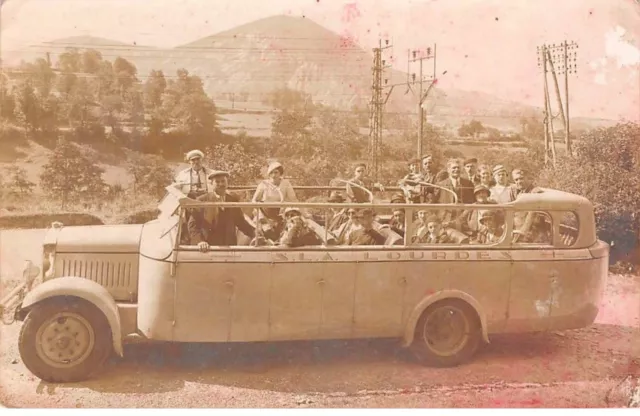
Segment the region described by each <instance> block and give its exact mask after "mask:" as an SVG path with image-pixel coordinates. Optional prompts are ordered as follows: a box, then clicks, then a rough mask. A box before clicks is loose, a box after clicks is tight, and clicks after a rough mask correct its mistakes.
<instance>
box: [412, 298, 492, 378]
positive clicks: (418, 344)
mask: <svg viewBox="0 0 640 416" xmlns="http://www.w3.org/2000/svg"><path fill="white" fill-rule="evenodd" d="M444 316H448V317H451V319H452V320H453V322H454V324H456V325H457V326H456V328H451V327H449V328H450V329H451V332H450V337H451V338H452V339H453V340H454V343H453V345H450V346H445V347H442V346H440V345H436V342H437V341H436V342H434V337H436V338H437V337H439V336H440V335H441V334H437V332H438V331H434V328H433V326H432V325H433V324H434V323H439V324H440V325H442V324H443V322H442V321H443V319H445V318H444ZM450 323H451V321H450ZM440 329H441V328H440ZM440 338H442V337H440ZM429 340H431V342H430V341H429ZM481 342H482V327H481V324H480V319H479V318H478V314H477V313H476V311H475V310H474V309H473V307H471V305H469V304H468V303H467V302H465V301H463V300H460V299H444V300H440V301H438V302H435V303H434V304H432V305H430V306H429V307H428V308H427V309H426V310H425V311H424V312H423V313H422V315H421V316H420V319H419V320H418V323H417V325H416V332H415V337H414V339H413V343H412V344H411V350H412V352H413V353H414V355H415V356H416V358H418V360H419V361H420V362H422V363H423V364H425V365H428V366H431V367H455V366H457V365H460V364H463V363H465V362H467V361H469V360H470V359H471V358H472V357H473V355H474V354H475V353H476V351H477V350H478V347H479V346H480V343H481Z"/></svg>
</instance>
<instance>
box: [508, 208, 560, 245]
mask: <svg viewBox="0 0 640 416" xmlns="http://www.w3.org/2000/svg"><path fill="white" fill-rule="evenodd" d="M517 214H520V216H514V231H513V240H512V242H513V243H520V244H522V243H526V244H552V242H553V237H552V234H551V223H550V222H547V219H546V215H544V214H542V213H540V212H534V211H530V212H523V213H517ZM522 215H524V220H523V219H522Z"/></svg>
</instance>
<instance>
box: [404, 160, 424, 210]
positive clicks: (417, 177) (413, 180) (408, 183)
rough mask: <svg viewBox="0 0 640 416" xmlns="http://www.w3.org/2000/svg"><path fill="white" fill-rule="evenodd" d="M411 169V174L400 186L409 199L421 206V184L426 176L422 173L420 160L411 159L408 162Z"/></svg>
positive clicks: (405, 177) (407, 175) (406, 176)
mask: <svg viewBox="0 0 640 416" xmlns="http://www.w3.org/2000/svg"><path fill="white" fill-rule="evenodd" d="M407 166H408V167H409V173H408V174H406V175H405V176H404V177H403V178H402V179H400V181H398V184H399V185H400V187H401V188H402V190H403V191H404V193H405V195H406V196H407V199H409V200H410V201H411V202H413V203H415V204H419V203H420V200H421V199H422V198H421V197H422V195H421V194H422V185H420V182H423V181H424V175H423V174H422V172H420V159H411V160H409V162H407Z"/></svg>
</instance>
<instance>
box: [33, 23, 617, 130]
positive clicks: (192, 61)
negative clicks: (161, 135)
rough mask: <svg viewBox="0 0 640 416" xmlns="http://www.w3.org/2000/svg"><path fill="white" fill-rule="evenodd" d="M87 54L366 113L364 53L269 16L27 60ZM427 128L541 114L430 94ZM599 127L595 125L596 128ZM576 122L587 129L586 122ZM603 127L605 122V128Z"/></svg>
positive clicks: (476, 95)
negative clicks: (171, 42) (192, 35)
mask: <svg viewBox="0 0 640 416" xmlns="http://www.w3.org/2000/svg"><path fill="white" fill-rule="evenodd" d="M72 45H74V46H79V47H85V48H86V47H91V48H95V49H98V50H100V51H101V52H102V53H103V55H104V56H105V58H107V59H114V58H115V57H116V56H123V57H125V58H127V59H129V60H131V61H132V62H133V63H134V64H135V65H136V66H137V68H138V74H139V77H140V78H141V79H143V80H144V79H145V77H146V76H147V75H148V74H149V72H150V71H151V70H152V69H161V70H163V71H164V73H165V75H167V76H168V77H174V76H175V71H176V70H177V69H179V68H186V69H187V70H188V71H189V72H190V73H192V74H195V75H199V76H200V77H201V78H202V80H203V83H204V87H205V91H206V92H207V93H208V94H209V95H211V96H212V97H213V98H214V99H215V100H216V102H218V101H223V100H225V101H226V100H229V96H230V95H232V94H236V95H244V96H245V97H244V98H243V101H245V106H250V107H256V106H260V105H261V104H262V102H263V101H264V100H265V99H266V98H267V96H268V94H270V92H272V91H273V90H275V89H278V88H282V87H288V88H291V89H296V90H300V91H304V92H306V93H309V94H310V95H311V97H312V99H313V100H314V101H315V102H319V103H323V104H325V105H328V106H333V107H337V108H341V109H352V108H353V107H354V106H358V107H359V108H361V109H366V107H367V104H368V102H369V100H370V97H371V78H372V76H371V65H372V52H371V51H369V50H365V49H363V48H361V47H360V46H358V45H356V44H354V43H353V42H352V41H351V40H349V39H346V38H344V37H342V36H340V35H338V34H336V33H334V32H332V31H330V30H328V29H326V28H324V27H322V26H320V25H318V24H317V23H315V22H313V21H311V20H309V19H306V18H302V17H291V16H272V17H267V18H263V19H260V20H256V21H254V22H250V23H247V24H244V25H241V26H238V27H235V28H233V29H231V30H227V31H224V32H220V33H217V34H214V35H211V36H207V37H204V38H201V39H197V40H195V41H193V42H190V43H187V44H185V45H181V46H178V47H176V48H173V49H159V48H151V47H147V46H139V45H128V44H125V43H122V42H118V41H115V40H111V39H103V38H96V37H87V36H80V37H70V38H64V39H58V40H54V41H52V42H47V43H46V44H42V45H35V46H33V47H31V48H30V50H29V52H27V51H25V54H26V55H25V54H23V56H22V58H23V59H27V58H25V56H27V55H29V54H30V56H31V59H33V58H34V57H42V56H43V55H44V54H45V52H46V51H50V52H51V53H52V55H53V56H52V58H55V56H56V55H57V54H59V53H61V52H63V51H64V49H65V48H66V47H68V46H72ZM385 78H387V79H389V83H398V82H404V81H406V79H407V76H406V73H403V72H401V71H397V70H389V71H388V73H387V74H386V75H385ZM405 91H406V88H405V87H398V88H396V90H395V91H394V93H393V94H392V95H391V97H390V99H389V102H388V103H387V107H386V110H387V111H390V112H402V113H407V114H410V115H413V114H415V113H416V102H415V100H416V97H415V96H414V95H413V94H412V93H408V94H405ZM425 108H426V109H427V115H428V117H429V122H431V123H434V124H439V125H444V124H447V125H454V126H455V125H459V124H461V123H462V122H465V121H469V120H470V119H471V118H476V119H478V120H480V121H482V122H483V123H484V124H486V125H492V126H495V127H498V128H502V129H508V130H514V129H517V128H518V127H519V121H520V118H521V117H523V116H528V117H531V116H538V117H539V116H540V115H541V109H539V108H535V107H532V106H528V105H524V104H520V103H516V102H511V101H506V100H502V99H500V98H497V97H495V96H493V95H491V94H487V93H483V92H477V91H462V90H458V89H455V88H449V87H448V86H447V88H435V89H434V90H433V91H432V93H431V94H430V97H429V98H428V99H427V103H426V105H425ZM603 122H604V123H607V121H606V120H605V121H595V120H594V123H595V124H596V125H598V124H602V123H603ZM581 123H586V124H589V119H582V120H581ZM609 124H611V123H609Z"/></svg>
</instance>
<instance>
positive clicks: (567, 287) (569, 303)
mask: <svg viewBox="0 0 640 416" xmlns="http://www.w3.org/2000/svg"><path fill="white" fill-rule="evenodd" d="M568 263H575V264H573V265H572V266H571V267H570V268H566V269H565V268H563V271H564V273H561V274H560V276H559V277H558V284H559V287H560V290H559V291H558V295H557V302H556V303H554V304H553V306H552V308H551V317H550V319H549V329H550V330H561V329H577V328H584V327H586V326H589V325H591V324H592V323H593V322H594V321H595V319H596V316H597V315H598V309H599V307H600V301H601V300H602V296H603V293H604V289H605V284H606V279H607V273H608V267H609V264H608V263H609V261H608V259H607V258H606V257H604V258H599V259H593V260H585V261H579V262H578V261H572V262H568Z"/></svg>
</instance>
